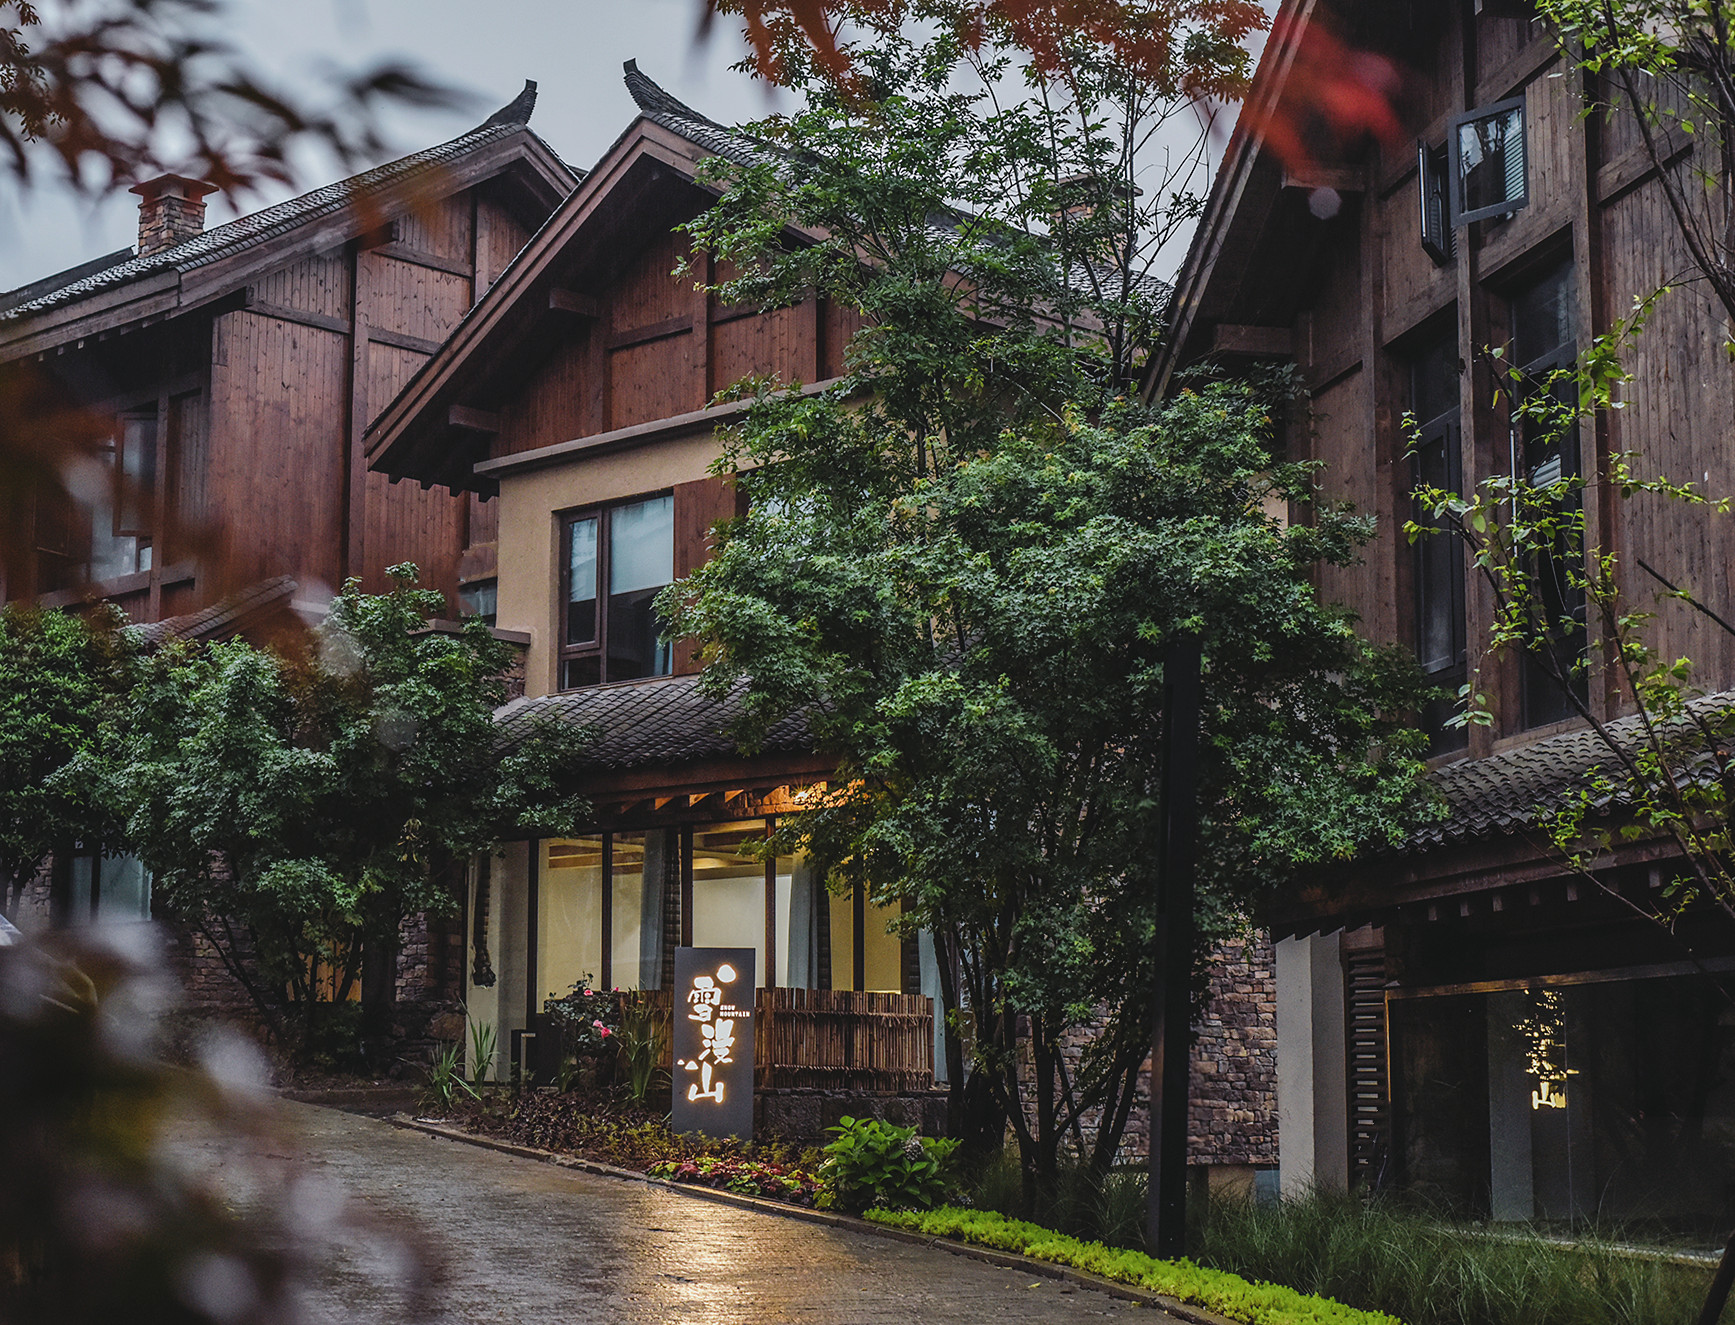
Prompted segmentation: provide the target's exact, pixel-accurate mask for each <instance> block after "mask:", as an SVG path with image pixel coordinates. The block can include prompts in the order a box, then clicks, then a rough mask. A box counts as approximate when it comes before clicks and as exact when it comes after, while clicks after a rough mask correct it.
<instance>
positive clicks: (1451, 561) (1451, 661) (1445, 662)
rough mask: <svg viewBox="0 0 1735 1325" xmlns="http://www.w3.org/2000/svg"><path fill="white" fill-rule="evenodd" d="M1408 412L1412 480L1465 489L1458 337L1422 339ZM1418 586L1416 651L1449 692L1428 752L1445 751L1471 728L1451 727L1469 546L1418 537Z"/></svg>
mask: <svg viewBox="0 0 1735 1325" xmlns="http://www.w3.org/2000/svg"><path fill="white" fill-rule="evenodd" d="M1410 412H1411V413H1412V414H1413V415H1414V417H1415V419H1416V424H1417V430H1418V434H1419V435H1418V438H1417V442H1416V453H1415V479H1416V482H1417V484H1418V485H1420V486H1423V487H1429V488H1442V489H1445V490H1446V491H1448V492H1461V491H1462V490H1463V484H1464V480H1463V464H1462V461H1461V459H1460V447H1459V428H1458V342H1457V339H1456V337H1455V336H1451V335H1447V336H1442V337H1439V338H1438V339H1436V340H1434V341H1431V342H1430V343H1428V344H1427V345H1424V346H1423V347H1422V348H1421V349H1420V350H1419V351H1418V352H1417V354H1416V355H1415V357H1414V358H1413V359H1412V360H1411V361H1410ZM1415 518H1416V520H1418V521H1419V522H1423V523H1426V522H1427V521H1428V520H1429V519H1430V518H1431V516H1430V513H1429V512H1427V511H1424V510H1422V509H1420V508H1418V509H1417V510H1416V512H1415ZM1412 555H1413V556H1414V562H1413V569H1414V574H1415V588H1416V597H1415V603H1416V657H1417V658H1418V659H1419V660H1420V662H1421V664H1422V670H1423V672H1425V673H1426V674H1427V677H1428V680H1429V681H1430V682H1432V683H1433V684H1434V685H1436V686H1438V687H1439V688H1440V689H1442V690H1444V691H1445V692H1446V697H1444V698H1441V699H1438V700H1436V701H1434V702H1433V703H1432V704H1430V705H1428V707H1427V709H1426V711H1424V712H1423V714H1422V725H1423V728H1424V729H1425V730H1426V731H1427V733H1428V735H1429V750H1430V753H1433V754H1444V753H1446V752H1447V751H1450V750H1460V749H1462V748H1463V747H1464V745H1465V742H1466V729H1465V728H1463V727H1461V726H1460V727H1453V726H1450V725H1449V723H1450V719H1451V717H1452V715H1453V714H1454V713H1456V712H1457V711H1458V707H1459V703H1458V699H1457V693H1458V688H1459V687H1460V686H1462V685H1463V684H1464V681H1465V677H1466V675H1467V673H1466V670H1465V659H1466V656H1467V654H1466V649H1465V622H1464V550H1463V549H1462V548H1461V547H1460V546H1459V545H1458V540H1457V538H1456V536H1454V535H1453V534H1451V533H1449V532H1444V531H1442V532H1441V533H1438V534H1433V535H1431V536H1429V537H1426V538H1422V539H1420V540H1418V541H1417V543H1416V544H1415V547H1414V551H1413V554H1412Z"/></svg>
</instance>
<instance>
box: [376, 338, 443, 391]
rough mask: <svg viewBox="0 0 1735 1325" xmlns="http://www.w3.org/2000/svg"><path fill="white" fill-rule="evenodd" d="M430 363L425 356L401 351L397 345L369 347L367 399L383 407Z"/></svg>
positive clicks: (410, 351) (411, 351)
mask: <svg viewBox="0 0 1735 1325" xmlns="http://www.w3.org/2000/svg"><path fill="white" fill-rule="evenodd" d="M427 361H428V356H427V355H425V354H417V353H416V352H415V351H414V350H400V349H398V348H397V346H395V345H380V344H377V343H376V344H373V345H369V346H368V349H367V367H368V374H367V398H368V400H369V401H370V402H372V401H376V400H377V401H379V402H380V404H381V405H382V406H383V405H385V404H387V403H389V402H390V401H391V399H392V397H393V396H395V395H397V394H398V392H399V391H401V390H403V387H404V383H405V382H408V381H409V380H410V378H412V377H414V376H415V374H416V370H417V369H418V368H420V367H421V366H422V365H423V364H424V363H426V362H427Z"/></svg>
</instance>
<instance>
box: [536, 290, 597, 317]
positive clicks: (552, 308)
mask: <svg viewBox="0 0 1735 1325" xmlns="http://www.w3.org/2000/svg"><path fill="white" fill-rule="evenodd" d="M548 311H549V312H551V313H570V314H572V315H573V316H574V317H586V318H590V319H591V320H592V321H596V320H597V319H599V318H601V317H602V303H601V301H600V300H598V299H597V298H596V296H595V295H589V294H581V293H579V292H578V291H577V290H563V289H561V288H560V287H559V286H556V287H555V288H554V289H552V290H550V291H549V292H548Z"/></svg>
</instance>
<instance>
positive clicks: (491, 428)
mask: <svg viewBox="0 0 1735 1325" xmlns="http://www.w3.org/2000/svg"><path fill="white" fill-rule="evenodd" d="M446 422H447V423H448V424H449V425H450V426H451V427H454V428H462V429H463V430H464V431H465V432H485V433H497V432H499V431H500V416H499V415H498V414H495V413H493V412H492V411H491V410H485V409H472V408H471V407H470V406H468V405H453V406H452V408H451V409H450V410H448V411H447V412H446Z"/></svg>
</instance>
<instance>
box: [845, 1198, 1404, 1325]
mask: <svg viewBox="0 0 1735 1325" xmlns="http://www.w3.org/2000/svg"><path fill="white" fill-rule="evenodd" d="M867 1217H868V1218H869V1219H871V1220H873V1221H874V1222H875V1223H878V1224H885V1225H887V1226H889V1227H892V1228H903V1229H908V1230H910V1231H911V1232H915V1233H921V1234H923V1235H924V1236H927V1237H943V1238H957V1239H958V1240H960V1241H962V1242H971V1243H975V1244H976V1245H977V1246H982V1247H992V1248H994V1249H995V1250H997V1251H1009V1252H1013V1253H1016V1254H1017V1255H1020V1256H1029V1257H1032V1258H1034V1259H1036V1260H1039V1261H1048V1262H1049V1263H1051V1264H1054V1265H1070V1266H1072V1267H1073V1268H1074V1269H1079V1270H1085V1271H1088V1272H1089V1273H1091V1274H1099V1275H1101V1276H1103V1277H1104V1278H1105V1279H1114V1280H1116V1281H1117V1282H1120V1283H1123V1284H1135V1285H1137V1286H1138V1287H1140V1288H1146V1289H1149V1290H1150V1291H1152V1292H1154V1293H1163V1294H1165V1295H1167V1296H1169V1297H1173V1298H1178V1299H1179V1300H1181V1301H1183V1302H1192V1303H1196V1304H1197V1305H1199V1306H1202V1307H1205V1308H1207V1309H1208V1310H1211V1311H1215V1312H1219V1313H1220V1314H1222V1315H1225V1316H1228V1317H1229V1318H1230V1319H1232V1320H1237V1321H1241V1322H1244V1325H1400V1322H1398V1321H1397V1320H1396V1319H1395V1318H1394V1317H1392V1316H1387V1315H1382V1314H1380V1313H1379V1312H1374V1311H1361V1310H1357V1309H1356V1308H1354V1307H1348V1306H1344V1305H1343V1304H1342V1303H1340V1302H1332V1301H1329V1300H1327V1299H1325V1298H1321V1297H1310V1296H1308V1295H1307V1294H1304V1293H1298V1292H1296V1291H1295V1290H1294V1289H1292V1288H1282V1287H1279V1286H1278V1285H1276V1284H1255V1283H1249V1282H1248V1281H1247V1280H1245V1279H1243V1278H1241V1277H1240V1276H1239V1275H1235V1274H1229V1273H1227V1272H1225V1271H1223V1270H1213V1269H1207V1268H1205V1267H1203V1266H1199V1265H1195V1264H1193V1262H1191V1261H1187V1260H1180V1261H1159V1260H1157V1259H1156V1258H1155V1257H1153V1256H1148V1255H1146V1254H1145V1253H1144V1252H1142V1251H1129V1250H1125V1249H1120V1248H1112V1247H1105V1246H1103V1245H1102V1243H1100V1242H1081V1241H1079V1240H1078V1239H1077V1238H1070V1237H1067V1236H1066V1235H1065V1234H1063V1233H1055V1232H1052V1231H1051V1230H1049V1229H1046V1228H1040V1227H1038V1226H1037V1225H1035V1224H1027V1223H1024V1222H1023V1221H1021V1220H1016V1219H1007V1218H1006V1217H1005V1216H1004V1215H998V1214H993V1213H990V1212H988V1211H985V1210H958V1209H950V1208H948V1209H941V1210H930V1211H927V1212H925V1213H915V1212H899V1211H894V1210H869V1211H868V1212H867Z"/></svg>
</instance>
